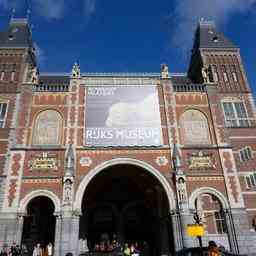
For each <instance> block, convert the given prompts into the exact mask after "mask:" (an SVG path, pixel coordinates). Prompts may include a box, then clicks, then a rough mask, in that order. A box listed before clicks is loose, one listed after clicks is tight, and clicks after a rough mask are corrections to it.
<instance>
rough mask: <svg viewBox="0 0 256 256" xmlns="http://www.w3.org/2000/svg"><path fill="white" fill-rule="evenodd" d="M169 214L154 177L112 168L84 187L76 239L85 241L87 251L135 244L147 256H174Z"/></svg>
mask: <svg viewBox="0 0 256 256" xmlns="http://www.w3.org/2000/svg"><path fill="white" fill-rule="evenodd" d="M169 213H170V205H169V200H168V196H167V194H166V191H165V189H164V188H163V186H162V184H161V183H160V181H159V180H158V179H157V178H156V177H155V176H154V175H152V174H151V173H150V172H148V171H147V170H145V169H144V168H142V167H139V166H135V165H131V164H116V165H112V166H109V167H107V168H105V169H104V170H102V171H101V172H99V173H98V174H96V175H95V176H94V177H93V178H92V179H91V181H90V182H89V184H88V185H87V186H86V189H85V192H84V195H83V200H82V216H81V218H80V232H79V239H85V238H87V242H88V245H89V249H90V250H93V249H94V248H95V245H96V244H99V243H102V244H103V242H105V244H106V243H107V241H112V242H114V243H115V242H118V243H121V244H124V243H134V244H135V243H138V246H139V247H140V249H141V250H147V249H148V248H149V250H150V253H151V254H150V255H161V254H162V253H170V252H174V243H173V235H172V223H171V219H170V214H169ZM170 230H171V232H168V231H170Z"/></svg>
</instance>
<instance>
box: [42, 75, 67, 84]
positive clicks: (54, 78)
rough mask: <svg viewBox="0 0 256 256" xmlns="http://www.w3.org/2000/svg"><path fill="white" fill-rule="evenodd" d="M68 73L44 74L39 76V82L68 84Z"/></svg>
mask: <svg viewBox="0 0 256 256" xmlns="http://www.w3.org/2000/svg"><path fill="white" fill-rule="evenodd" d="M69 80H70V78H69V75H68V74H44V73H42V74H41V75H40V78H39V81H40V82H39V83H40V84H43V85H69Z"/></svg>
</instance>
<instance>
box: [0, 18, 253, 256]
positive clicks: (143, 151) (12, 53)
mask: <svg viewBox="0 0 256 256" xmlns="http://www.w3.org/2000/svg"><path fill="white" fill-rule="evenodd" d="M17 24H18V26H27V24H25V25H24V23H22V22H21V23H19V22H18V23H17ZM225 47H226V46H225V45H224V46H223V48H216V49H215V48H211V49H206V48H202V49H201V48H200V47H199V48H198V49H195V50H194V51H195V52H196V53H195V54H194V55H193V56H192V58H191V66H190V72H189V73H188V76H187V75H185V74H168V77H164V76H163V72H162V73H159V74H94V75H91V74H81V76H79V75H78V76H75V77H72V76H71V75H65V74H60V75H55V74H47V75H45V74H41V75H40V81H39V84H37V83H34V82H32V81H31V80H29V79H27V77H28V74H27V73H28V72H29V71H28V70H29V69H30V68H31V66H34V65H35V56H34V53H33V49H32V48H30V47H24V49H17V48H16V47H13V48H7V47H1V46H0V64H16V66H15V68H16V69H15V75H14V80H13V81H11V74H10V72H9V71H8V72H6V74H5V75H4V79H3V80H1V81H0V103H4V102H6V103H7V104H8V108H7V112H6V114H5V122H4V127H2V128H0V159H1V161H0V180H1V183H0V186H1V187H0V189H1V190H0V191H1V195H2V196H0V206H1V211H0V212H1V216H2V217H1V221H2V222H1V223H0V234H4V236H2V235H0V237H1V238H0V244H2V243H7V242H9V243H10V242H11V241H12V240H15V239H21V233H22V231H21V230H20V231H19V232H16V231H15V230H13V229H12V226H11V225H9V226H7V223H16V222H17V218H18V217H17V216H23V215H25V214H26V207H27V204H28V203H29V201H27V200H28V198H30V199H31V200H32V199H33V193H34V194H35V195H36V196H40V193H37V191H39V192H40V191H43V192H42V196H46V195H48V194H49V195H54V197H53V196H52V197H50V196H49V197H50V199H51V200H52V201H53V202H54V203H55V204H58V207H60V209H58V210H60V212H58V211H57V205H55V208H56V209H55V215H56V216H57V218H56V219H57V223H56V230H57V231H56V236H55V242H56V243H61V242H63V243H64V244H65V246H66V247H65V248H68V249H65V250H72V251H74V252H76V251H77V248H75V246H74V245H68V242H67V241H68V239H69V238H68V236H67V234H65V236H64V235H63V236H61V235H60V234H58V230H60V226H61V225H63V227H66V226H65V225H71V224H67V223H73V224H72V225H76V223H77V219H76V217H77V214H79V212H80V211H81V209H79V208H76V206H79V202H78V201H77V202H76V200H78V199H79V198H81V197H82V196H81V195H78V193H80V190H81V189H82V188H83V183H84V182H85V183H86V179H87V177H88V179H89V177H90V175H91V174H92V173H93V172H94V171H95V173H96V170H98V169H99V170H100V168H101V166H105V164H106V163H108V162H111V161H113V160H114V161H115V160H118V159H120V163H125V161H126V160H125V159H129V161H128V162H127V163H132V161H134V163H135V165H136V164H137V163H141V166H140V167H142V166H145V170H146V169H147V168H146V167H148V166H150V168H152V170H155V172H156V173H155V176H156V177H158V176H159V177H162V179H163V180H164V182H167V184H168V186H169V188H170V191H171V192H170V193H171V194H170V195H167V196H169V197H170V198H171V197H172V196H173V202H172V205H173V207H174V208H173V209H169V214H173V213H175V214H177V213H178V214H179V215H180V218H181V223H180V229H182V228H183V229H184V227H185V223H191V222H193V218H192V217H191V216H192V215H193V211H194V210H195V209H196V207H197V206H196V205H195V202H194V201H193V199H192V198H193V195H197V194H196V193H197V191H198V195H197V196H196V198H197V199H196V200H195V201H196V202H197V204H199V201H200V207H201V208H200V209H198V210H200V211H201V212H203V214H204V215H203V216H204V217H205V216H207V214H208V215H209V217H205V218H204V217H203V223H204V225H205V229H206V236H205V238H204V242H205V243H206V242H207V237H208V238H209V239H210V238H214V239H215V240H216V239H217V240H218V241H220V243H225V246H226V247H228V248H230V249H231V250H233V251H234V252H238V250H239V252H242V253H252V252H253V248H254V247H253V246H255V241H256V240H254V241H253V239H255V238H256V235H255V230H256V227H255V226H256V224H255V222H256V190H255V189H256V178H255V185H254V186H248V184H247V183H246V176H248V175H250V174H253V172H255V173H256V169H255V166H256V157H255V154H256V135H255V134H256V127H255V124H256V119H255V117H256V116H255V115H256V113H255V106H254V102H253V100H252V99H253V95H252V92H251V90H250V86H249V84H248V82H247V78H246V74H245V71H244V67H243V64H242V61H241V56H240V53H239V49H238V48H232V49H230V48H229V47H227V48H225ZM205 65H210V66H212V65H214V66H215V67H216V71H217V74H218V81H208V82H207V81H206V82H205V81H202V79H203V78H202V75H201V69H202V67H203V66H205ZM223 68H225V72H226V74H227V77H228V81H227V80H225V79H226V78H224V76H223V72H224V71H223ZM0 72H1V70H0ZM234 72H235V76H236V81H234V79H235V78H234V74H233V73H234ZM189 76H190V77H189ZM90 79H94V80H97V79H98V80H99V81H103V80H106V81H107V80H108V79H112V80H113V81H114V80H118V79H119V80H121V81H124V82H125V81H128V82H127V83H128V84H129V81H132V80H133V79H135V80H137V81H138V82H143V81H144V80H147V81H149V82H150V83H153V84H154V85H155V86H156V87H157V89H158V95H159V109H160V117H161V127H162V135H163V144H162V146H161V147H141V148H140V147H129V146H128V147H122V148H115V147H109V148H97V147H93V148H91V147H87V146H86V142H85V129H86V125H87V124H86V115H85V113H86V101H87V99H86V92H87V90H88V87H89V86H90V84H89V83H88V81H89V80H90ZM97 86H101V85H100V84H97ZM120 86H121V85H120ZM141 86H143V85H141ZM145 86H146V85H145ZM225 100H228V101H230V102H237V101H239V102H243V103H244V106H245V108H246V113H247V120H248V121H249V124H248V126H247V127H242V126H239V125H238V126H237V127H227V125H226V123H225V115H224V111H223V105H222V102H223V101H225ZM191 109H193V110H196V111H198V112H200V113H202V114H203V116H204V117H205V118H206V120H207V124H208V128H207V129H208V133H209V136H210V143H206V144H203V145H202V144H199V145H195V144H186V141H185V139H184V138H185V133H186V132H187V131H186V130H185V128H184V127H182V125H181V119H182V115H183V114H184V113H185V112H186V111H188V110H191ZM47 110H55V111H57V112H58V113H59V115H60V116H61V119H62V121H61V129H60V140H59V144H58V145H34V144H33V136H36V135H35V134H34V131H35V125H36V120H37V117H38V115H39V114H40V113H42V112H43V111H47ZM197 136H199V137H198V139H199V138H200V134H198V135H197ZM70 144H72V145H73V149H74V154H75V156H74V159H75V162H74V165H73V166H74V174H73V177H72V178H74V184H73V186H74V191H73V199H72V200H73V201H72V203H71V205H70V206H69V207H66V208H65V207H64V206H63V200H64V198H63V194H64V191H63V190H64V183H63V180H65V177H66V173H67V169H66V168H67V167H66V161H67V158H68V156H67V155H68V154H67V151H68V146H69V145H70ZM175 146H176V147H177V149H178V154H177V155H175V154H174V147H175ZM245 147H250V148H251V151H252V157H251V159H248V160H246V161H241V157H240V150H241V149H243V148H245ZM51 156H52V158H53V160H52V161H53V162H54V164H55V165H56V168H55V169H54V168H52V169H51V167H46V168H45V169H44V168H42V167H41V169H40V168H38V169H36V168H34V167H33V166H32V165H33V164H34V163H35V162H36V159H38V158H41V159H48V158H50V157H51ZM178 158H180V159H181V161H180V164H179V165H178V166H174V164H173V161H174V160H177V159H178ZM199 159H201V161H206V163H208V165H209V166H205V165H203V164H202V163H201V165H200V161H199ZM122 161H124V162H122ZM193 161H194V162H195V163H198V162H197V161H199V163H198V165H197V166H196V167H195V166H194V167H193ZM53 162H51V164H53ZM106 166H107V165H106ZM103 169H104V168H103ZM157 172H158V174H157ZM152 173H154V171H152ZM176 176H177V177H184V179H185V187H186V192H185V195H184V198H185V199H184V200H185V201H184V202H179V198H178V194H177V193H178V191H179V186H180V185H179V184H178V183H176V182H175V177H176ZM85 183H84V184H85ZM160 183H161V181H160ZM201 188H202V191H203V192H202V194H200V189H201ZM207 189H208V190H207ZM165 192H166V193H167V194H168V193H169V192H168V191H165ZM47 193H48V194H47ZM82 193H84V191H83V192H82ZM219 195H221V196H222V197H221V198H219ZM199 197H200V198H201V199H200V200H199V199H198V198H199ZM175 198H176V200H178V205H176V202H175ZM54 200H55V201H54ZM223 202H225V204H224V203H223ZM23 203H24V204H23ZM25 203H26V204H25ZM223 204H224V205H223ZM175 205H176V206H175ZM220 209H223V210H224V212H225V213H227V212H228V213H227V216H228V214H231V215H232V213H233V210H234V214H233V215H232V218H231V219H232V220H231V221H230V218H228V217H227V216H226V217H225V218H226V222H228V223H227V226H228V227H227V229H228V231H227V232H228V233H227V234H226V233H220V232H219V230H218V228H217V226H216V225H217V224H216V223H217V222H216V219H215V218H214V214H213V213H214V212H219V211H220ZM8 214H9V215H8ZM7 216H9V217H7ZM59 216H63V222H62V223H61V218H58V217H59ZM239 216H244V218H245V220H244V221H245V224H244V227H245V228H244V230H239V225H240V224H239ZM65 218H66V219H65ZM7 220H8V221H7ZM173 220H174V218H173ZM65 221H66V222H65ZM182 221H184V222H182ZM74 227H76V228H77V226H74ZM21 229H22V227H21ZM64 229H65V228H64ZM173 229H174V232H175V228H173ZM74 230H76V229H75V228H74ZM1 232H2V233H1ZM74 232H75V231H74ZM183 232H184V230H183ZM232 232H233V233H234V232H235V233H236V237H235V238H234V235H233V237H232V238H230V237H229V239H227V237H228V236H232V235H231V233H232ZM70 236H71V238H72V237H73V238H74V237H76V236H75V234H73V233H72V234H71V235H70ZM175 236H176V238H175V239H176V240H179V238H177V235H175ZM246 237H250V239H251V238H253V239H251V240H252V241H251V240H248V241H247V244H246ZM71 238H70V239H71ZM73 238H72V239H73ZM58 239H59V240H58ZM77 239H78V237H77ZM232 239H233V240H232ZM230 240H232V241H233V242H228V241H230ZM250 241H251V247H250V248H249V247H248V246H247V245H249V244H250ZM180 243H181V244H182V246H188V245H197V244H196V243H197V242H196V240H195V239H194V240H193V239H190V238H188V237H186V235H184V241H183V242H180ZM178 244H179V241H178V242H177V241H175V245H176V246H177V247H176V250H178V249H181V248H182V246H181V247H180V248H179V246H178ZM237 248H238V249H237ZM59 253H60V252H59V251H56V254H59Z"/></svg>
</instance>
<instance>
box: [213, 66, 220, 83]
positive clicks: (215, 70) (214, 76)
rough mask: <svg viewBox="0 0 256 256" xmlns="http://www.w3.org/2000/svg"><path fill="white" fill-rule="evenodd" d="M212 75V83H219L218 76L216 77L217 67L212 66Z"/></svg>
mask: <svg viewBox="0 0 256 256" xmlns="http://www.w3.org/2000/svg"><path fill="white" fill-rule="evenodd" d="M212 75H213V80H214V82H219V75H218V71H217V66H216V65H212Z"/></svg>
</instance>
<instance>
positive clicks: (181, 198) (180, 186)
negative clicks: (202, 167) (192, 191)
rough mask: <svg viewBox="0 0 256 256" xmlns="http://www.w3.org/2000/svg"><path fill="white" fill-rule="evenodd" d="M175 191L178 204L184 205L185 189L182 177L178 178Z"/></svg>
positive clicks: (185, 199)
mask: <svg viewBox="0 0 256 256" xmlns="http://www.w3.org/2000/svg"><path fill="white" fill-rule="evenodd" d="M177 190H178V199H179V202H181V203H184V202H186V201H187V188H186V181H185V179H184V178H183V177H178V180H177Z"/></svg>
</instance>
